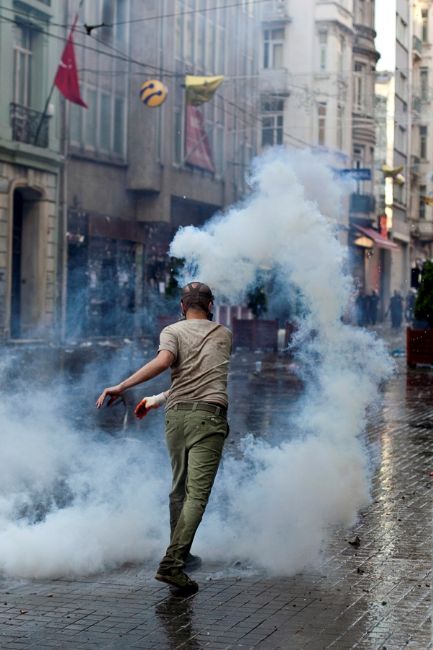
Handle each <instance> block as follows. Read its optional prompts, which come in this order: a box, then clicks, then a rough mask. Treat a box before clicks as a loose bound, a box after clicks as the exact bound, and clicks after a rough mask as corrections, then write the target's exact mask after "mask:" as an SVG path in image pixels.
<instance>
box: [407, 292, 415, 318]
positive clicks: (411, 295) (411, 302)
mask: <svg viewBox="0 0 433 650" xmlns="http://www.w3.org/2000/svg"><path fill="white" fill-rule="evenodd" d="M415 299H416V291H415V290H414V289H409V291H408V294H407V296H406V305H405V318H406V321H407V322H408V323H410V322H412V321H413V310H414V307H415Z"/></svg>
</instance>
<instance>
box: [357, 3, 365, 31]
mask: <svg viewBox="0 0 433 650" xmlns="http://www.w3.org/2000/svg"><path fill="white" fill-rule="evenodd" d="M358 22H359V23H361V25H363V24H364V22H365V2H364V0H358Z"/></svg>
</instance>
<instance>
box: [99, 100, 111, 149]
mask: <svg viewBox="0 0 433 650" xmlns="http://www.w3.org/2000/svg"><path fill="white" fill-rule="evenodd" d="M110 100H111V97H110V95H106V94H105V93H103V94H101V102H100V110H101V112H100V116H99V146H100V147H101V149H103V150H104V151H110V149H111V128H110V126H111V106H110V103H111V101H110Z"/></svg>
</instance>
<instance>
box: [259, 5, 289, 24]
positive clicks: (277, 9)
mask: <svg viewBox="0 0 433 650" xmlns="http://www.w3.org/2000/svg"><path fill="white" fill-rule="evenodd" d="M262 21H263V22H264V23H289V22H290V21H291V18H290V14H289V2H288V0H267V2H265V3H264V4H263V13H262Z"/></svg>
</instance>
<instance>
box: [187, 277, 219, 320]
mask: <svg viewBox="0 0 433 650" xmlns="http://www.w3.org/2000/svg"><path fill="white" fill-rule="evenodd" d="M181 301H182V304H183V306H184V308H185V311H188V309H199V310H201V311H203V312H204V313H205V314H208V313H209V303H210V302H213V301H214V297H213V294H212V291H211V290H210V288H209V287H208V285H207V284H203V282H189V284H187V285H186V286H184V288H183V289H182V297H181Z"/></svg>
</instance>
